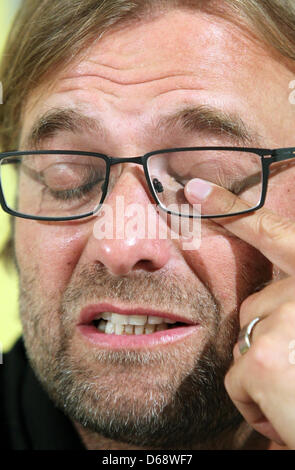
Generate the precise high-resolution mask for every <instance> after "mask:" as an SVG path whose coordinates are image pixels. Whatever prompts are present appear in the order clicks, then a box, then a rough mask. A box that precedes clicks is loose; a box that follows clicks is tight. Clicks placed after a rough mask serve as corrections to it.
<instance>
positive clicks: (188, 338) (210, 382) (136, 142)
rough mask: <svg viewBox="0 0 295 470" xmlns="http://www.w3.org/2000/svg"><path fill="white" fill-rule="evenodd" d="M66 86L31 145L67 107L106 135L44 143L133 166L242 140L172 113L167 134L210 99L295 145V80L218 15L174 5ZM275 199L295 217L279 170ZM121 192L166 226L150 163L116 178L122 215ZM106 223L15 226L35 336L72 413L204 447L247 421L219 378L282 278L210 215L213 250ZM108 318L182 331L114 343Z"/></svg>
mask: <svg viewBox="0 0 295 470" xmlns="http://www.w3.org/2000/svg"><path fill="white" fill-rule="evenodd" d="M55 79H56V80H55V81H54V83H51V87H49V86H48V85H49V83H46V84H43V85H42V86H41V87H39V88H38V89H37V90H36V92H35V94H34V95H32V96H31V97H30V100H29V102H28V105H27V107H26V112H25V116H24V125H23V132H22V142H23V145H25V141H26V139H27V138H28V136H29V135H30V132H31V130H32V127H33V125H34V123H35V121H36V120H37V119H39V118H40V116H42V115H43V114H44V113H47V112H48V111H50V110H53V109H54V110H56V108H63V109H65V108H70V109H75V110H76V111H79V112H80V113H82V114H84V115H85V116H87V117H91V118H92V119H94V120H96V121H97V130H96V131H94V129H93V128H92V126H90V127H89V128H88V129H87V128H85V126H84V127H83V128H82V127H81V129H80V131H77V130H76V131H75V132H72V131H71V130H68V129H65V130H63V129H57V130H56V129H55V130H54V132H51V134H50V135H49V136H47V137H44V140H43V141H41V142H40V143H39V148H41V149H71V150H84V151H94V152H100V153H104V154H108V155H112V156H116V157H125V156H137V155H142V154H144V153H146V152H149V151H152V150H156V149H161V148H167V147H182V146H211V145H237V144H238V143H239V142H238V139H237V138H234V137H233V136H231V135H230V133H228V132H223V133H222V132H220V129H219V130H218V129H214V128H213V129H212V128H211V129H209V128H208V127H207V126H206V125H205V126H204V125H203V126H201V125H200V124H198V123H196V125H195V126H191V129H190V130H189V129H184V127H183V126H181V125H180V124H179V122H178V121H177V120H175V124H173V120H172V121H171V120H170V124H169V126H165V124H164V123H165V117H167V116H168V115H170V116H171V114H175V115H176V114H177V113H178V112H179V111H181V110H183V109H184V108H187V109H192V108H199V107H200V106H201V107H202V106H206V107H214V108H217V109H218V110H220V111H226V112H228V113H230V114H233V115H236V116H238V117H239V119H240V120H242V121H243V122H244V123H245V126H246V127H247V128H250V129H251V131H252V133H251V135H255V136H257V140H256V141H253V142H251V143H252V144H253V146H255V144H256V146H264V147H267V148H272V147H283V146H292V145H294V138H293V139H292V126H293V121H292V119H294V109H293V108H292V106H291V105H290V103H289V102H288V93H289V89H288V84H289V82H290V81H291V79H292V74H291V72H290V71H289V70H288V69H287V68H285V66H284V65H282V63H280V62H278V59H277V58H276V56H275V55H271V53H270V52H267V51H266V50H264V49H263V48H262V47H261V45H260V44H259V43H258V42H256V41H255V40H254V39H253V38H251V37H250V36H248V35H246V33H245V32H243V31H242V30H241V29H239V28H238V27H236V26H234V25H233V24H231V23H228V22H226V21H225V20H222V19H220V18H216V17H214V16H208V15H205V14H203V13H191V12H188V11H180V10H177V11H171V12H169V13H167V14H163V15H161V16H160V17H159V18H157V19H155V20H153V21H149V22H142V23H140V24H134V25H133V26H128V27H125V28H124V29H121V30H120V31H117V32H116V31H114V32H111V33H108V34H106V35H105V36H104V37H103V38H102V39H101V40H100V41H98V42H97V43H93V45H92V46H91V47H90V48H89V49H88V50H87V51H84V55H81V57H80V58H79V60H76V61H75V62H74V63H72V64H71V67H69V68H67V69H66V70H64V71H63V72H62V73H60V74H59V75H57V77H55ZM159 122H161V123H162V125H159ZM59 127H60V126H59ZM249 144H250V143H249ZM258 144H260V145H258ZM249 146H250V145H249ZM293 171H294V170H293ZM282 182H283V185H284V186H283V187H284V195H286V194H287V192H288V197H283V192H282V190H281V189H280V188H281V187H282V186H281V183H282ZM27 190H28V191H29V188H28V189H27ZM270 191H271V193H270V196H269V197H268V199H267V205H268V206H270V207H271V208H273V210H276V211H278V212H280V213H284V214H287V215H291V216H293V215H295V214H294V212H293V214H292V211H291V212H290V209H289V208H292V207H293V208H294V207H295V205H294V202H295V191H294V190H293V189H292V180H291V170H290V169H288V168H285V169H284V171H280V172H277V173H276V174H275V175H274V176H273V180H272V181H271V184H270ZM118 196H123V198H124V205H125V207H127V206H128V204H131V203H134V202H136V203H137V204H140V205H141V206H142V207H143V208H144V210H145V212H146V220H147V219H148V218H152V219H153V221H155V220H156V221H159V220H160V218H161V214H160V213H157V212H156V211H155V209H153V213H151V212H150V211H149V212H148V206H149V205H150V204H153V201H152V199H151V196H150V194H149V190H148V187H147V183H146V180H145V177H144V174H143V170H142V167H140V166H139V165H136V164H130V163H128V164H125V165H123V166H121V169H120V172H118V173H117V178H116V180H115V181H113V184H112V191H111V192H110V193H109V194H108V197H107V200H106V202H107V204H108V205H109V206H111V207H113V209H114V213H115V212H116V209H115V206H116V200H117V197H118ZM292 202H293V204H292ZM293 210H294V209H293ZM122 218H123V214H121V219H122ZM96 220H97V219H96V218H95V217H94V218H88V219H85V220H80V221H76V222H70V223H66V222H61V223H45V222H36V221H30V220H22V219H18V220H17V221H16V227H15V243H16V245H15V247H16V256H17V262H18V266H19V271H20V280H21V289H22V290H21V316H22V321H23V326H24V337H25V342H26V347H27V350H28V354H29V357H30V359H31V361H32V363H33V365H34V368H35V370H36V373H37V374H38V376H39V377H40V379H41V380H42V382H43V383H44V385H45V387H46V388H47V390H48V392H49V393H50V395H51V396H52V398H53V399H54V400H55V401H56V402H57V403H58V404H59V405H60V406H65V412H67V413H69V414H70V416H72V418H73V419H74V420H77V421H80V422H81V423H82V424H84V425H86V426H88V427H89V428H90V429H92V430H95V431H97V432H99V433H100V434H103V435H105V436H106V437H110V438H113V439H116V440H118V441H123V442H130V443H133V444H135V445H142V446H148V447H149V446H150V447H151V446H153V447H161V448H165V446H166V447H170V448H173V447H177V446H178V445H179V446H180V447H181V448H185V446H187V447H188V448H193V447H194V446H197V444H198V443H200V442H202V441H203V442H204V441H205V440H210V439H213V438H215V437H218V433H219V432H221V431H222V430H223V428H226V427H228V428H229V429H230V428H231V427H233V428H234V427H235V426H236V424H237V422H238V421H239V420H238V419H237V415H236V413H235V411H234V409H233V407H232V406H231V403H230V401H229V400H228V399H227V397H226V393H225V392H224V389H223V377H224V374H225V371H226V370H227V368H228V366H229V364H230V361H231V351H232V348H233V345H234V342H235V339H236V332H237V328H238V308H239V305H240V304H241V302H242V301H243V299H244V298H245V297H247V296H248V295H249V294H250V293H252V292H253V291H254V290H255V289H256V288H257V287H259V286H261V285H262V284H263V283H264V282H267V281H269V280H270V279H271V276H272V268H271V266H270V264H269V263H268V261H267V260H266V259H265V258H264V257H263V256H262V255H260V254H259V253H257V252H256V251H255V250H254V249H253V248H252V247H250V246H249V245H247V244H246V243H244V242H242V241H241V240H239V239H237V238H235V237H234V236H232V235H230V234H229V233H228V232H227V231H226V230H225V229H221V228H220V226H218V225H217V224H216V223H215V222H214V221H212V220H211V221H208V220H207V221H203V223H202V242H201V245H200V247H199V248H198V249H191V250H185V249H183V245H182V243H181V240H179V239H178V240H177V239H174V238H173V237H171V236H170V237H169V230H168V237H166V238H161V237H160V236H159V234H158V235H156V236H155V237H153V238H144V239H142V238H141V237H139V236H138V237H137V236H134V235H132V234H129V235H126V236H125V237H124V238H118V237H117V238H116V237H113V238H112V239H105V240H99V239H97V237H96V236H95V234H94V230H93V229H94V224H95V222H96ZM123 220H124V221H126V220H128V219H127V218H126V219H123ZM161 223H163V222H161ZM105 311H108V312H117V313H119V314H122V313H124V314H129V315H131V316H132V315H134V314H140V315H141V314H144V313H147V314H148V315H150V316H152V317H157V318H158V317H159V316H160V317H163V318H164V321H165V319H166V320H167V319H168V320H169V319H170V320H172V321H173V320H178V321H180V322H182V323H183V325H182V326H180V327H178V328H175V329H169V330H168V331H167V330H163V331H161V332H158V333H151V334H149V335H145V336H138V337H136V335H133V336H126V335H123V336H119V335H109V334H106V333H99V332H96V331H97V330H95V327H94V326H93V325H91V322H92V320H94V318H95V317H98V316H100V315H101V314H102V313H103V312H105ZM166 326H167V327H168V325H166ZM174 330H175V331H174Z"/></svg>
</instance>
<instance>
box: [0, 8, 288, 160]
mask: <svg viewBox="0 0 295 470" xmlns="http://www.w3.org/2000/svg"><path fill="white" fill-rule="evenodd" d="M176 7H178V8H190V9H195V10H196V9H198V10H202V11H206V12H209V13H212V14H214V15H216V14H217V15H221V16H223V17H225V16H229V17H230V18H231V20H234V21H237V22H238V23H242V24H243V25H245V24H246V25H248V27H249V28H250V29H251V30H252V31H253V33H254V32H255V34H256V36H258V37H259V38H260V39H261V41H264V42H266V43H267V44H268V45H269V46H271V47H272V48H274V49H276V50H277V51H278V52H279V53H280V54H281V55H283V56H285V57H287V58H289V59H292V60H295V6H294V2H293V1H292V0H291V1H288V0H131V1H128V0H24V1H23V4H22V7H21V8H20V10H19V13H18V15H17V17H16V19H15V22H14V24H13V27H12V30H11V33H10V36H9V39H8V41H7V45H6V48H5V51H4V54H3V60H2V64H1V69H0V80H1V81H2V83H3V88H4V105H2V106H0V122H1V125H0V147H1V148H2V150H3V151H8V150H14V149H16V148H17V147H18V140H19V133H20V128H21V122H20V116H21V110H22V109H23V106H24V104H25V102H26V99H27V97H28V96H29V94H30V93H31V92H32V91H33V90H34V88H36V86H37V85H39V84H40V83H42V80H44V79H45V77H48V72H50V71H51V70H54V71H55V72H56V71H57V70H58V69H59V68H61V67H64V66H65V65H66V64H67V63H69V62H70V61H71V60H72V59H73V58H74V57H75V56H76V55H77V54H78V53H79V52H81V51H82V50H83V48H84V47H85V46H86V45H87V44H88V43H89V42H90V41H91V40H93V39H94V38H97V37H99V36H100V35H102V34H103V33H104V32H106V31H108V30H109V29H111V28H114V27H115V26H118V27H119V26H120V25H122V26H123V24H124V23H129V22H132V21H139V20H140V19H142V18H145V17H147V16H153V15H157V14H159V12H160V11H163V9H165V8H166V9H169V8H176Z"/></svg>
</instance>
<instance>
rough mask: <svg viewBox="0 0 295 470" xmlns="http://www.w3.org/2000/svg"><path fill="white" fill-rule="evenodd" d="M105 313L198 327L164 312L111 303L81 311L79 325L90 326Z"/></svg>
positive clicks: (178, 316) (93, 305)
mask: <svg viewBox="0 0 295 470" xmlns="http://www.w3.org/2000/svg"><path fill="white" fill-rule="evenodd" d="M103 312H112V313H119V314H121V315H152V316H154V317H161V318H168V319H170V320H172V321H175V322H181V323H186V324H188V325H196V324H197V322H193V321H192V320H189V319H188V318H185V317H183V316H180V315H177V314H174V313H171V312H164V311H162V310H154V309H151V308H144V307H136V308H134V307H133V308H132V307H118V306H116V305H113V304H110V303H99V304H89V305H87V306H86V307H84V308H83V309H82V310H81V313H80V318H79V325H87V324H88V325H89V324H90V323H92V322H93V320H94V319H95V318H97V317H99V315H100V314H102V313H103Z"/></svg>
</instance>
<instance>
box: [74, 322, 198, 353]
mask: <svg viewBox="0 0 295 470" xmlns="http://www.w3.org/2000/svg"><path fill="white" fill-rule="evenodd" d="M199 329H200V325H193V326H181V327H176V328H171V329H167V330H162V331H157V332H156V333H150V334H144V335H115V334H106V333H102V332H101V331H99V330H98V329H97V328H96V327H95V326H94V325H79V326H78V330H79V332H80V333H81V334H82V335H83V336H84V337H85V338H86V339H87V340H88V341H90V342H91V343H93V344H94V345H96V346H99V347H101V348H105V349H112V350H114V349H142V348H150V347H153V346H159V345H164V344H171V343H175V342H177V341H180V340H182V339H184V338H185V337H187V336H189V335H191V334H193V333H195V332H197V331H198V330H199Z"/></svg>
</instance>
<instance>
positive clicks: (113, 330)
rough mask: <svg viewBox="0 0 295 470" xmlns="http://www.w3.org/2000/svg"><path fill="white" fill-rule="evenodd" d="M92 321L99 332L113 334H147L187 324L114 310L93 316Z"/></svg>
mask: <svg viewBox="0 0 295 470" xmlns="http://www.w3.org/2000/svg"><path fill="white" fill-rule="evenodd" d="M92 323H93V325H94V326H95V327H96V328H97V329H98V330H99V331H100V332H102V333H105V334H115V335H149V334H152V333H156V332H158V331H163V330H168V329H169V330H170V329H172V328H178V327H181V326H187V325H186V324H185V323H182V322H179V321H174V320H171V319H169V318H164V317H159V316H153V315H122V314H119V313H114V312H103V313H102V314H101V315H99V316H98V317H97V318H94V320H93V322H92Z"/></svg>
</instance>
